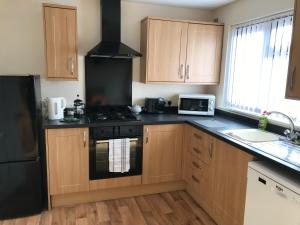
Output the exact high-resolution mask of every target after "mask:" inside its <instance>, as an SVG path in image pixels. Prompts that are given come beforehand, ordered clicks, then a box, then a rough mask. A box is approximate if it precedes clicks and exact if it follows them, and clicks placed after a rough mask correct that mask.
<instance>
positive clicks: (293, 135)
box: [266, 111, 300, 142]
mask: <svg viewBox="0 0 300 225" xmlns="http://www.w3.org/2000/svg"><path fill="white" fill-rule="evenodd" d="M266 114H267V115H268V116H269V115H271V114H279V115H282V116H283V117H285V118H286V119H287V120H288V121H289V126H290V129H286V130H285V131H284V132H283V133H284V135H285V136H286V138H287V140H288V141H292V142H293V141H296V140H297V139H298V137H300V133H299V132H295V124H294V122H293V120H292V119H291V118H290V117H289V116H288V115H286V114H284V113H282V112H278V111H270V112H267V113H266Z"/></svg>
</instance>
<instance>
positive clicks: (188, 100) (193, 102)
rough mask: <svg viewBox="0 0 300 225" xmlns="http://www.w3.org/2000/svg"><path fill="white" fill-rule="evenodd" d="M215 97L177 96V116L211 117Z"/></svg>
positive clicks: (213, 112)
mask: <svg viewBox="0 0 300 225" xmlns="http://www.w3.org/2000/svg"><path fill="white" fill-rule="evenodd" d="M215 105H216V97H215V96H214V95H202V94H201V95H199V94H197V95H196V94H189V95H179V99H178V114H186V115H201V116H213V115H214V114H215Z"/></svg>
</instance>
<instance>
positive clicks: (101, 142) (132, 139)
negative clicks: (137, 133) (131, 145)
mask: <svg viewBox="0 0 300 225" xmlns="http://www.w3.org/2000/svg"><path fill="white" fill-rule="evenodd" d="M138 140H139V139H138V138H130V142H133V141H138ZM108 142H109V140H101V141H96V144H103V143H108Z"/></svg>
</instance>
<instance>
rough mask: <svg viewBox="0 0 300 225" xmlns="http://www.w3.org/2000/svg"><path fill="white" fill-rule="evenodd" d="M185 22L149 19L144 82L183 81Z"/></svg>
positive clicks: (185, 38)
mask: <svg viewBox="0 0 300 225" xmlns="http://www.w3.org/2000/svg"><path fill="white" fill-rule="evenodd" d="M187 26H188V25H187V23H181V22H172V21H163V20H150V21H149V28H148V29H149V31H148V46H147V78H146V82H179V83H180V82H181V83H182V82H184V65H185V58H186V55H185V54H186V40H187Z"/></svg>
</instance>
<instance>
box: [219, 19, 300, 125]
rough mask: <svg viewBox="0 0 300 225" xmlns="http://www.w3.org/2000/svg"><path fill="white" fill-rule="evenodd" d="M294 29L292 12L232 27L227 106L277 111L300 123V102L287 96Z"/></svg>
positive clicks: (257, 110)
mask: <svg viewBox="0 0 300 225" xmlns="http://www.w3.org/2000/svg"><path fill="white" fill-rule="evenodd" d="M292 28H293V15H291V14H289V15H282V16H277V17H276V18H272V19H265V20H264V21H260V22H257V21H253V22H252V23H247V24H244V25H238V26H236V27H233V30H232V39H231V48H230V63H229V69H228V73H227V81H228V82H227V88H226V89H225V91H226V93H225V105H226V107H228V108H231V109H235V110H240V111H244V112H249V113H259V114H261V113H262V112H263V111H265V110H267V111H271V110H277V111H281V112H284V113H286V114H288V115H290V116H291V117H292V118H293V119H294V120H295V121H297V122H300V102H299V101H293V100H287V99H285V88H286V80H287V74H288V63H289V52H290V45H291V37H292Z"/></svg>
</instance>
